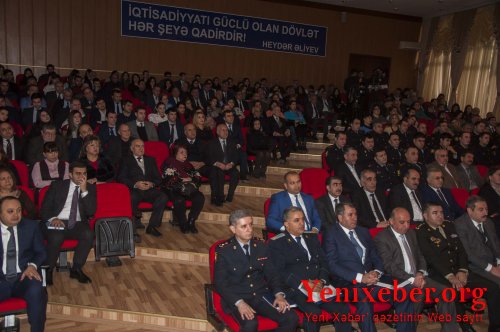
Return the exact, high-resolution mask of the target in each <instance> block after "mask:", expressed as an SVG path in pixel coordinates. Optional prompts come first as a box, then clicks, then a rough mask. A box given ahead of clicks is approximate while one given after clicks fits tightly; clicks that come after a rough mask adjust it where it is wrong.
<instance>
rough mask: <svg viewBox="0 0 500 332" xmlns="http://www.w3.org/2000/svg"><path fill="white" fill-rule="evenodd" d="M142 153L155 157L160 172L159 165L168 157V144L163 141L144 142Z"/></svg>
mask: <svg viewBox="0 0 500 332" xmlns="http://www.w3.org/2000/svg"><path fill="white" fill-rule="evenodd" d="M144 154H145V155H146V156H150V157H153V158H155V160H156V165H157V166H158V171H160V172H161V165H162V164H163V162H164V161H165V160H166V159H167V158H168V156H169V151H168V146H167V144H165V143H164V142H152V141H148V142H144Z"/></svg>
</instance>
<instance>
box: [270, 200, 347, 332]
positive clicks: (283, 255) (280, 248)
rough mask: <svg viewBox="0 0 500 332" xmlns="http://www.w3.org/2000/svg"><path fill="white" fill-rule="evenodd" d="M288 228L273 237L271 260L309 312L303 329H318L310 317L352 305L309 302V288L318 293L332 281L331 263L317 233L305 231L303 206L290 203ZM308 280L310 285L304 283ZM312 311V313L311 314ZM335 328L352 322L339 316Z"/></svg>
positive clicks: (295, 298)
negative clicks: (343, 320) (344, 320)
mask: <svg viewBox="0 0 500 332" xmlns="http://www.w3.org/2000/svg"><path fill="white" fill-rule="evenodd" d="M283 219H284V225H285V229H286V231H285V232H284V233H281V234H278V235H276V236H275V237H273V238H272V240H271V242H270V244H269V254H270V256H271V257H270V258H271V262H272V263H273V264H274V266H275V267H276V269H277V270H278V271H279V273H280V275H281V280H282V281H283V282H284V283H285V285H286V286H287V287H288V292H287V294H288V295H289V296H290V298H291V299H292V300H293V301H295V303H297V306H298V307H299V308H300V310H301V311H303V312H304V313H306V318H305V319H304V323H303V325H304V330H305V331H306V332H317V331H319V329H320V326H321V324H320V323H318V321H317V320H314V319H307V317H319V316H320V315H321V312H322V310H325V311H327V312H329V313H332V312H335V313H339V314H340V316H343V315H347V314H348V313H349V305H348V304H347V303H344V302H336V301H335V299H333V298H332V299H331V301H330V302H320V303H314V302H307V299H308V295H309V292H311V290H312V292H313V293H316V294H317V295H319V293H320V292H321V291H322V290H323V288H324V287H325V286H326V285H329V284H330V279H329V272H328V266H327V264H326V261H325V255H324V253H323V250H322V249H321V244H320V243H319V240H318V236H317V234H316V233H305V232H304V230H305V228H304V212H303V211H302V209H301V208H298V207H295V206H291V207H289V208H288V209H286V210H285V212H284V214H283ZM303 281H307V282H308V286H307V287H306V286H304V285H303ZM311 315H312V316H311ZM333 325H334V326H335V331H337V332H339V331H345V332H350V331H351V324H350V323H349V322H342V321H340V320H336V321H335V322H334V324H333Z"/></svg>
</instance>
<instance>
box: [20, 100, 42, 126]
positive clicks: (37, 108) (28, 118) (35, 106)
mask: <svg viewBox="0 0 500 332" xmlns="http://www.w3.org/2000/svg"><path fill="white" fill-rule="evenodd" d="M31 105H32V106H31V107H29V108H26V109H23V119H22V124H23V128H24V129H26V128H28V127H30V126H32V125H34V124H35V123H36V122H37V121H38V116H39V114H40V112H41V111H43V110H45V108H44V107H42V95H41V94H39V93H34V94H32V95H31Z"/></svg>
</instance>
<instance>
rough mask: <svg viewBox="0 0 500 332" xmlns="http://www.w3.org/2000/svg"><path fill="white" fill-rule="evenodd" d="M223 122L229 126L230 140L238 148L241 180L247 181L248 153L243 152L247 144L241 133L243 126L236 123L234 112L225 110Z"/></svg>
mask: <svg viewBox="0 0 500 332" xmlns="http://www.w3.org/2000/svg"><path fill="white" fill-rule="evenodd" d="M223 121H224V123H225V124H226V126H227V130H228V133H229V134H228V138H229V139H230V140H232V141H234V142H236V148H237V149H238V158H239V159H238V164H239V165H240V180H241V181H246V180H247V174H248V161H247V157H248V156H247V153H246V151H243V150H242V149H241V147H242V146H243V145H244V144H245V139H244V138H243V132H242V131H241V126H240V122H239V120H237V121H235V116H234V113H233V111H231V110H225V111H224V114H223Z"/></svg>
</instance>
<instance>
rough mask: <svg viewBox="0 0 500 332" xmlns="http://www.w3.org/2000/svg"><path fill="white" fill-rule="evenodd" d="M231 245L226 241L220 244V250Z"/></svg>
mask: <svg viewBox="0 0 500 332" xmlns="http://www.w3.org/2000/svg"><path fill="white" fill-rule="evenodd" d="M228 244H229V241H226V242H222V243H220V244H219V246H218V247H219V248H224V247H225V246H227V245H228Z"/></svg>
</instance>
